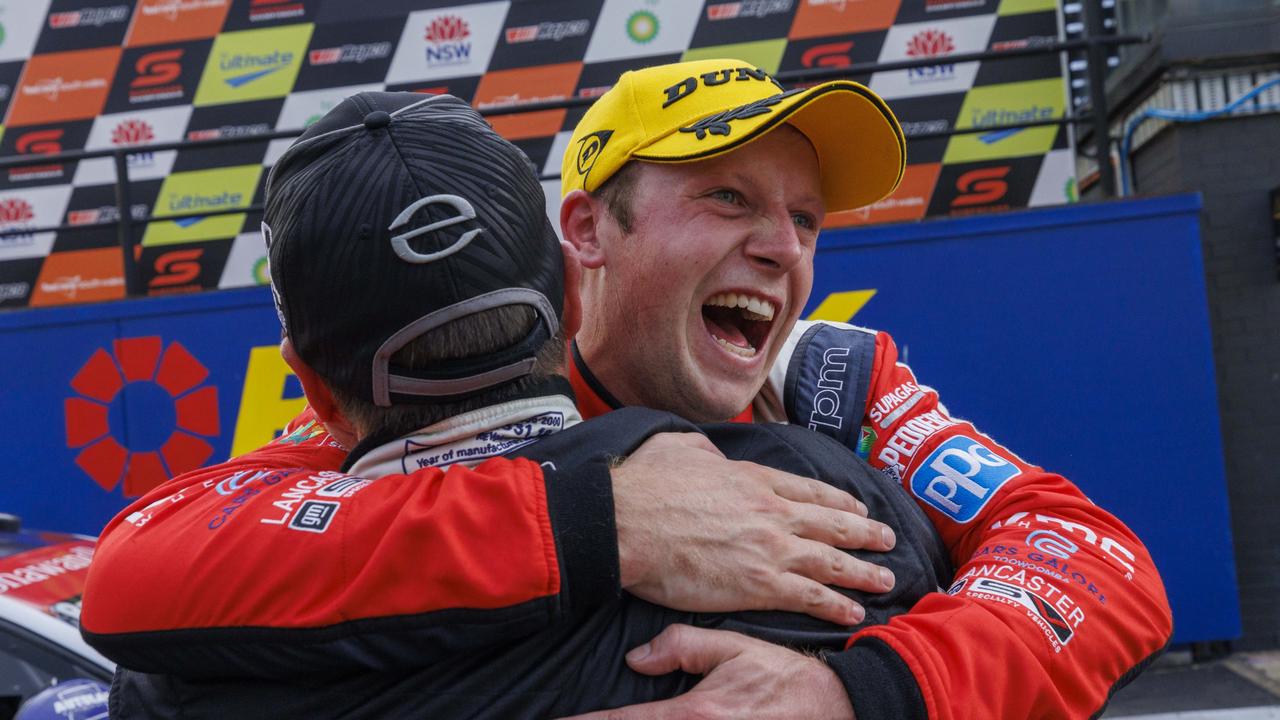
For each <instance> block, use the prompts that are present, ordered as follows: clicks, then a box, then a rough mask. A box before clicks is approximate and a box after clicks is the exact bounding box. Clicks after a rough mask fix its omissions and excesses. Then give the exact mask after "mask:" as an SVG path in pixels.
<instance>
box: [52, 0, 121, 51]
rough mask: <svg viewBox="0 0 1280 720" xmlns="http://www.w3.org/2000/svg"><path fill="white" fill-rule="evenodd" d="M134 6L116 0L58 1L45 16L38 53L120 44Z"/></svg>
mask: <svg viewBox="0 0 1280 720" xmlns="http://www.w3.org/2000/svg"><path fill="white" fill-rule="evenodd" d="M132 14H133V3H132V2H122V1H120V0H116V1H115V2H112V1H111V0H74V1H73V2H70V3H68V2H61V1H59V2H57V3H56V4H55V5H54V6H53V7H52V8H50V9H49V14H48V16H46V17H45V21H44V27H43V28H42V29H41V32H40V39H39V40H38V41H37V42H36V52H37V53H47V52H61V51H64V50H81V49H84V48H98V47H106V46H108V45H119V44H120V42H121V41H122V40H124V33H125V30H127V29H128V27H129V18H130V16H131V15H132Z"/></svg>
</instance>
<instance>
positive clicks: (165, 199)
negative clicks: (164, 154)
mask: <svg viewBox="0 0 1280 720" xmlns="http://www.w3.org/2000/svg"><path fill="white" fill-rule="evenodd" d="M261 174H262V166H261V165H239V166H236V167H227V168H215V169H213V170H192V171H190V172H179V173H174V174H172V175H170V176H168V177H166V178H165V179H164V184H163V185H161V186H160V195H159V196H158V197H157V198H156V204H155V209H154V210H153V212H154V214H155V215H157V216H161V217H163V216H166V215H185V214H188V213H195V212H200V211H201V210H206V211H207V210H230V209H232V208H243V207H248V206H249V205H250V204H251V203H252V202H253V191H254V190H255V189H257V187H258V176H260V175H261ZM243 224H244V214H243V213H236V214H233V215H215V216H213V217H199V216H198V217H193V218H183V219H181V220H174V221H171V222H153V223H150V224H148V225H147V231H146V233H145V234H144V235H143V236H142V244H143V245H170V244H173V243H184V242H191V241H192V240H214V239H217V238H229V237H235V236H236V235H238V234H239V233H240V228H241V226H242V225H243Z"/></svg>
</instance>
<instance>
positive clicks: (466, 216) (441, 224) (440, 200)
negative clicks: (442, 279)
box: [387, 195, 484, 265]
mask: <svg viewBox="0 0 1280 720" xmlns="http://www.w3.org/2000/svg"><path fill="white" fill-rule="evenodd" d="M434 204H440V205H448V206H449V207H451V208H453V209H454V210H456V211H457V212H458V214H457V215H454V216H453V217H450V218H446V219H444V220H440V221H438V222H433V223H431V224H430V225H426V226H423V227H420V228H417V229H414V230H410V231H409V232H405V233H400V234H399V235H392V236H391V249H392V250H394V251H395V253H396V255H398V256H399V257H400V259H401V260H404V261H405V262H408V263H413V264H414V265H422V264H424V263H429V262H434V261H436V260H439V259H441V258H446V257H449V256H450V255H452V254H454V253H456V252H458V251H459V250H461V249H462V248H464V247H466V246H467V244H468V243H470V242H471V240H472V239H473V238H474V237H475V236H476V235H479V234H480V233H481V232H483V231H484V229H483V228H475V229H474V230H468V231H466V232H465V233H463V234H462V237H460V238H458V240H457V242H455V243H453V244H452V245H450V246H449V247H447V248H445V249H443V250H439V251H437V252H433V253H420V252H418V251H417V250H414V249H413V248H411V247H409V241H410V240H412V239H413V238H416V237H418V236H419V235H425V234H427V233H429V232H435V231H436V230H439V229H441V228H446V227H449V226H450V225H457V224H458V223H463V222H466V221H468V220H475V219H476V211H475V208H473V207H471V203H469V202H467V201H466V199H465V198H460V197H458V196H457V195H432V196H430V197H424V198H422V199H421V200H416V201H414V203H413V204H411V205H410V206H409V207H407V208H405V209H404V210H401V211H400V214H399V215H397V216H396V219H395V220H392V221H391V225H390V226H389V227H388V228H387V229H388V230H396V229H398V228H402V227H404V226H405V225H408V224H409V219H410V218H412V217H413V215H414V213H416V212H418V211H419V210H421V209H422V208H424V207H426V206H428V205H434Z"/></svg>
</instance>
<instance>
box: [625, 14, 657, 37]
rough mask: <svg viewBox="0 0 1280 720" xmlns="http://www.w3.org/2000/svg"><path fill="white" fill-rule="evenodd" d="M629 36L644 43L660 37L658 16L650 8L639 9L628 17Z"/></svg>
mask: <svg viewBox="0 0 1280 720" xmlns="http://www.w3.org/2000/svg"><path fill="white" fill-rule="evenodd" d="M627 37H629V38H631V39H632V40H633V41H635V42H638V43H640V44H641V45H644V44H645V43H648V42H650V41H652V40H653V39H654V38H656V37H658V16H657V15H654V14H653V13H651V12H649V11H648V10H637V11H635V12H633V13H631V17H629V18H627Z"/></svg>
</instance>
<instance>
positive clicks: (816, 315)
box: [805, 290, 876, 322]
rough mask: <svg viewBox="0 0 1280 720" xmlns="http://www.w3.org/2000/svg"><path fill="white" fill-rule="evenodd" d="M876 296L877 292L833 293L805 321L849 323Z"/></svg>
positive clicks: (853, 291)
mask: <svg viewBox="0 0 1280 720" xmlns="http://www.w3.org/2000/svg"><path fill="white" fill-rule="evenodd" d="M875 294H876V291H875V290H847V291H845V292H835V293H831V294H830V295H828V296H826V297H825V298H823V299H822V302H820V303H818V307H816V308H814V309H813V312H811V313H809V317H807V318H805V319H806V320H832V321H834V322H849V321H850V320H852V319H853V316H854V315H857V314H858V311H859V310H861V309H862V307H863V306H864V305H866V304H867V302H868V301H870V300H871V298H872V297H873V296H875Z"/></svg>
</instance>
